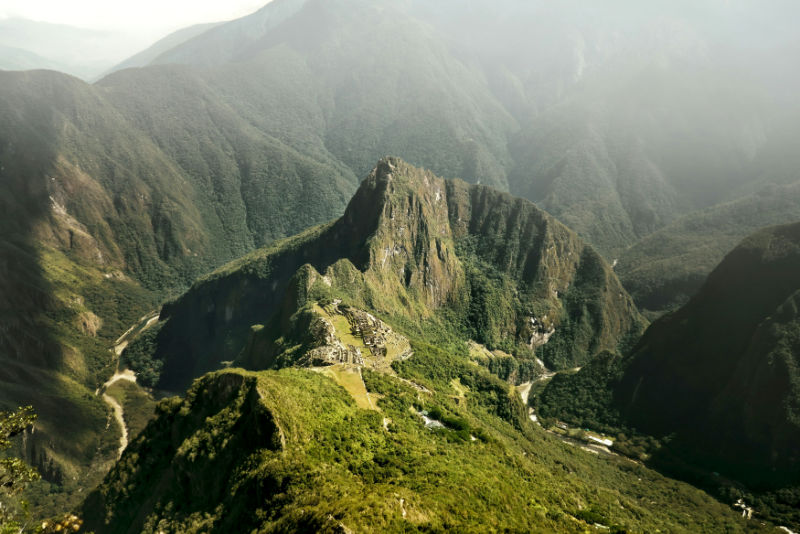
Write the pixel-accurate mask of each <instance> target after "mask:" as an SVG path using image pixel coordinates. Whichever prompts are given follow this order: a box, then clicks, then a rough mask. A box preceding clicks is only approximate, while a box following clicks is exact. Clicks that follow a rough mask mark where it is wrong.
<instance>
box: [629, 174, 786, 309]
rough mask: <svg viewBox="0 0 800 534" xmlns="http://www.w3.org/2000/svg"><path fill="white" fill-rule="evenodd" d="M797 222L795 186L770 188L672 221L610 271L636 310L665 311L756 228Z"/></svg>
mask: <svg viewBox="0 0 800 534" xmlns="http://www.w3.org/2000/svg"><path fill="white" fill-rule="evenodd" d="M798 220H800V184H792V185H774V184H773V185H770V186H766V187H764V188H762V189H761V190H759V191H757V192H755V193H753V194H751V195H748V196H745V197H744V198H741V199H739V200H734V201H732V202H726V203H723V204H719V205H716V206H713V207H711V208H707V209H704V210H700V211H698V212H695V213H692V214H691V215H687V216H685V217H682V218H680V219H678V220H677V221H675V222H673V223H671V224H669V225H668V226H666V227H664V228H662V229H661V230H658V231H656V232H654V233H652V234H651V235H649V236H647V237H646V238H644V239H642V240H641V241H639V242H638V243H636V244H635V245H634V246H632V247H631V248H629V249H628V250H626V251H624V252H623V253H622V254H621V255H620V257H619V261H618V263H617V265H615V267H614V272H616V274H617V276H619V278H620V280H621V281H622V284H623V285H624V286H625V289H627V290H628V292H630V294H631V296H632V297H633V298H634V300H635V301H636V304H637V305H638V306H639V308H640V309H645V310H651V311H654V312H662V311H669V310H673V309H675V308H677V307H678V306H680V305H682V304H685V303H686V302H687V301H688V300H689V298H690V297H691V296H692V295H694V294H695V292H696V291H697V290H698V289H699V288H700V286H701V285H702V284H703V282H704V281H705V279H706V276H707V275H708V273H710V272H711V271H712V270H713V269H714V267H716V265H717V264H718V263H719V262H720V261H721V260H722V258H723V257H724V256H725V255H726V254H727V253H728V252H730V251H731V250H733V249H734V248H736V245H737V244H738V243H739V242H740V241H741V240H742V239H744V238H745V237H747V236H748V235H749V234H751V233H753V232H755V231H756V230H758V229H759V228H763V227H766V226H772V225H776V224H782V223H786V222H791V221H798Z"/></svg>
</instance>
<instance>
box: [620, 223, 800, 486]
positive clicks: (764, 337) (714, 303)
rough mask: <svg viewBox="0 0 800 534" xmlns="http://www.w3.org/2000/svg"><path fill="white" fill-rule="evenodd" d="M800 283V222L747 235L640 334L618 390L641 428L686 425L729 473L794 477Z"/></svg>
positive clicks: (706, 457)
mask: <svg viewBox="0 0 800 534" xmlns="http://www.w3.org/2000/svg"><path fill="white" fill-rule="evenodd" d="M798 288H800V224H794V225H788V226H781V227H775V228H771V229H768V230H764V231H762V232H759V233H756V234H754V235H753V236H751V237H749V238H748V239H746V240H745V241H744V242H743V243H742V244H741V245H739V246H738V247H737V248H736V249H735V250H734V251H733V252H731V253H730V254H728V255H727V256H726V258H725V260H724V261H723V262H722V263H721V264H720V265H719V267H717V268H716V269H715V270H714V272H713V273H712V274H711V275H709V278H708V281H707V282H706V283H705V284H704V286H703V287H702V289H701V290H700V291H699V292H698V294H697V296H695V297H694V298H693V299H692V300H691V301H690V302H689V303H688V304H687V305H686V306H684V307H683V308H681V309H680V310H679V311H677V312H675V313H674V314H671V315H669V316H667V317H665V318H664V319H663V320H661V321H658V322H657V323H655V324H654V325H653V326H651V327H650V329H649V330H648V332H647V333H646V334H645V336H644V337H643V338H642V340H641V342H640V343H639V345H638V346H637V348H636V350H635V351H634V352H633V353H632V355H631V357H630V363H629V364H628V365H627V368H626V370H625V375H624V377H623V378H622V380H621V382H620V384H619V386H618V388H617V390H616V394H615V395H616V398H617V400H618V402H619V403H620V406H621V408H622V410H623V413H625V414H626V415H627V417H629V419H630V420H631V421H632V422H634V423H635V424H636V425H637V426H640V427H641V428H643V429H647V430H649V431H652V432H658V433H667V432H678V433H679V435H680V437H681V438H682V439H683V440H686V441H688V442H691V443H693V444H696V445H697V457H698V459H700V460H701V461H702V463H704V464H706V465H710V466H712V467H718V469H717V470H719V471H721V472H722V471H724V472H731V473H734V474H736V475H738V476H740V477H745V478H746V479H748V480H749V481H752V482H754V483H765V484H770V483H773V484H774V483H776V482H777V483H781V482H783V483H786V481H789V480H796V476H797V472H798V469H800V464H798V460H800V451H798V449H797V446H798V443H800V439H799V438H800V425H799V424H798V421H797V417H796V414H795V410H796V406H797V403H798V401H800V389H798V386H797V380H798V378H797V376H796V375H797V365H798V361H797V354H798V353H797V351H796V350H795V349H796V340H795V335H796V327H797V325H796V315H795V312H794V310H795V301H796V292H797V290H798ZM664 399H669V402H667V403H665V402H664ZM774 469H778V471H774Z"/></svg>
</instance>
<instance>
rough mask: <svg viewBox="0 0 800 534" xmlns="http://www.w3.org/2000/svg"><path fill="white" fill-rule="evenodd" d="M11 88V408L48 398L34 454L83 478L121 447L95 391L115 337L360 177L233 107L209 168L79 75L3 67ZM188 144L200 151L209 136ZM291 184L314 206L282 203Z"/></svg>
mask: <svg viewBox="0 0 800 534" xmlns="http://www.w3.org/2000/svg"><path fill="white" fill-rule="evenodd" d="M0 93H2V98H0V117H1V119H0V191H2V200H0V204H1V205H2V210H0V211H1V212H2V213H3V216H2V218H1V219H0V247H2V250H3V256H2V257H3V260H2V262H0V272H1V273H2V275H3V276H2V282H0V292H1V294H2V305H0V308H2V311H0V315H1V316H2V317H3V323H2V325H3V328H2V330H1V331H0V360H2V362H3V365H2V367H3V371H2V373H0V380H1V381H2V383H3V388H2V393H1V394H0V404H1V405H2V406H4V407H5V408H8V409H14V408H16V407H17V406H19V405H27V404H32V405H34V406H35V407H36V410H37V412H38V413H39V420H38V423H37V432H36V433H35V434H34V435H33V436H32V437H31V439H30V440H29V441H28V443H29V446H30V451H29V456H30V457H29V459H30V460H31V462H32V463H34V464H36V465H37V466H38V467H39V468H40V470H41V471H42V472H43V473H45V475H46V476H47V478H48V479H49V480H51V481H53V482H61V481H70V484H72V482H71V481H73V480H76V479H78V478H80V477H79V475H78V473H83V474H88V473H91V476H94V477H97V476H102V474H103V473H104V471H105V470H107V468H108V466H109V465H110V462H111V461H113V459H114V453H113V451H114V440H115V439H116V436H115V432H116V431H117V429H116V428H113V429H112V430H110V431H108V430H107V421H108V415H107V412H106V410H107V408H106V406H105V404H104V403H103V401H102V399H101V397H100V396H99V395H95V392H96V390H97V389H98V387H99V386H100V385H101V384H103V383H104V382H105V381H106V379H108V378H109V377H110V376H111V375H112V374H113V373H114V368H115V366H116V355H115V354H114V353H113V352H111V351H110V349H111V348H112V347H113V346H115V345H117V344H118V343H119V341H117V339H118V338H119V337H120V336H121V335H122V334H123V333H124V332H125V331H126V330H127V329H128V328H129V327H130V326H131V325H133V324H136V323H138V321H139V319H140V318H141V317H142V316H143V315H145V314H147V313H149V312H150V311H152V310H153V309H155V308H156V307H157V305H158V302H159V301H160V300H161V299H163V298H164V296H165V295H166V294H168V293H169V292H170V291H173V290H175V289H176V288H181V287H186V286H187V285H189V283H190V282H191V281H192V280H193V279H194V278H195V277H196V276H197V275H199V274H201V273H204V272H207V271H208V270H210V269H212V268H214V267H216V266H218V265H220V264H222V263H224V262H225V261H229V260H230V259H233V258H235V257H237V256H239V255H241V254H244V253H246V252H247V251H249V250H251V249H252V248H253V247H254V246H255V245H256V244H258V245H261V244H264V243H266V242H269V241H270V240H272V239H275V238H277V237H284V236H286V235H289V234H291V233H293V232H296V231H299V230H301V229H302V228H305V227H306V226H309V225H312V224H314V223H319V222H321V221H324V220H328V219H330V218H332V217H334V216H336V215H338V214H339V213H340V212H341V207H343V206H344V203H345V199H346V198H347V196H349V194H350V193H351V192H352V190H353V189H354V188H355V185H354V183H353V184H352V185H350V184H349V183H348V178H347V174H346V173H345V174H344V176H343V175H342V171H341V170H340V168H341V167H338V168H337V166H336V165H335V164H331V165H330V166H329V165H327V164H325V163H322V162H320V161H319V160H315V159H314V158H313V157H308V156H304V155H302V154H299V153H298V152H296V151H294V150H291V149H289V148H287V147H286V146H285V145H283V144H282V143H280V142H278V141H276V140H275V139H273V138H269V137H267V136H265V135H263V134H259V133H257V132H253V131H252V130H248V129H247V128H246V127H244V126H242V125H241V123H237V122H236V120H235V119H236V117H235V116H233V119H230V117H231V116H232V115H233V114H231V113H229V114H228V117H229V118H228V119H222V117H224V116H225V112H226V109H227V108H225V106H220V107H219V108H218V109H219V110H220V112H219V114H217V115H216V117H217V118H220V120H221V121H222V122H224V121H225V120H227V121H228V123H227V124H228V127H229V130H228V131H229V132H230V133H231V135H232V136H235V137H234V138H235V139H237V140H239V142H238V143H237V144H236V146H237V149H238V151H237V152H232V151H231V152H226V148H225V145H223V144H219V145H215V151H214V152H211V151H210V150H208V151H206V155H207V156H208V157H209V158H210V159H211V160H212V161H211V164H210V165H209V166H206V167H203V166H202V163H201V160H199V159H193V158H189V160H188V161H189V162H190V164H191V165H192V166H191V167H190V166H188V165H189V164H187V166H186V167H184V166H182V164H183V163H186V161H187V160H177V161H176V159H173V158H172V157H171V156H170V154H167V153H165V151H164V150H162V149H161V148H160V147H159V146H158V145H157V144H156V143H155V142H154V141H153V140H152V139H151V138H149V137H148V136H147V135H146V134H144V133H143V132H142V131H141V130H139V129H137V127H136V125H135V124H134V123H132V122H131V121H130V120H128V119H126V118H125V117H124V116H123V115H122V114H121V113H120V112H119V111H118V110H117V109H115V108H114V106H113V105H112V104H110V103H109V101H108V99H107V98H106V97H105V96H104V95H103V92H102V90H100V89H98V88H97V87H93V86H90V85H87V84H85V83H83V82H81V81H79V80H77V79H75V78H72V77H69V76H67V75H63V74H58V73H55V72H46V71H31V72H25V73H13V72H8V73H6V72H3V73H0ZM187 102H188V100H187ZM172 124H176V122H175V121H172ZM224 133H225V130H220V131H219V134H218V135H220V136H222V135H224ZM183 141H184V142H185V143H186V145H183V146H188V148H186V149H185V151H186V153H191V152H190V151H191V150H197V149H198V146H197V145H195V142H198V141H202V136H201V135H200V134H199V133H198V134H197V135H196V136H194V137H192V138H189V139H184V140H183ZM206 143H207V144H208V145H209V146H210V145H211V144H212V143H216V140H214V141H211V140H209V141H207V142H206ZM267 161H269V163H267ZM239 165H241V166H242V168H245V167H246V168H247V169H248V171H247V172H248V174H246V175H245V176H244V179H242V174H241V173H240V171H239ZM292 175H295V176H302V177H303V180H298V181H295V182H292V181H290V180H289V178H290V177H291V176H292ZM248 177H249V178H248ZM276 178H277V179H278V180H279V183H280V185H279V186H278V185H272V186H271V185H270V182H271V181H272V180H275V179H276ZM315 180H319V182H316V183H315ZM353 182H355V179H353ZM273 184H274V182H273ZM253 187H257V188H270V187H272V188H276V189H280V190H281V191H282V193H283V196H282V197H276V196H271V195H264V194H258V192H257V191H253V189H252V188H253ZM293 190H294V191H296V195H297V197H302V198H303V200H304V203H303V205H299V203H297V204H293V205H287V204H286V200H287V198H291V195H292V191H293ZM237 198H238V200H237ZM315 198H316V199H317V200H315ZM337 199H338V200H337ZM247 206H249V208H250V210H251V211H250V213H251V215H248V213H247ZM290 213H291V216H289V214H290ZM270 217H271V218H270ZM275 220H278V221H279V222H276V223H271V221H275ZM65 413H69V414H70V417H64V414H65ZM76 436H81V438H80V439H76ZM95 451H99V452H97V453H95ZM98 462H99V465H102V464H105V465H106V467H105V468H102V467H97V466H95V467H96V468H95V467H92V468H89V466H92V465H95V464H98ZM81 476H83V475H81ZM91 484H92V482H87V483H86V484H85V486H90V485H91Z"/></svg>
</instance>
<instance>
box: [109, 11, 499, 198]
mask: <svg viewBox="0 0 800 534" xmlns="http://www.w3.org/2000/svg"><path fill="white" fill-rule="evenodd" d="M387 36H391V38H387ZM152 64H153V65H154V68H153V69H145V71H143V72H135V73H134V72H130V73H127V74H126V76H124V77H120V76H118V75H113V76H111V77H110V78H108V79H105V80H103V81H101V82H100V85H102V86H103V87H105V88H107V89H108V90H109V91H110V92H111V94H112V96H113V95H117V96H116V97H115V98H116V101H117V102H118V104H119V105H120V106H121V107H122V108H123V109H129V110H130V114H129V116H130V117H131V118H133V119H135V118H136V117H142V120H141V122H144V121H153V124H152V125H150V127H151V128H152V129H151V130H150V131H151V132H152V134H153V135H154V136H157V137H158V136H162V135H163V134H164V132H163V131H162V130H161V125H160V124H159V121H160V119H161V117H160V113H159V111H158V110H154V109H153V106H152V104H151V101H150V99H151V98H153V97H154V96H156V98H158V100H159V101H163V102H164V103H165V104H166V105H168V106H170V107H174V108H176V109H181V108H182V107H183V105H182V102H181V101H180V100H179V99H178V98H179V97H181V95H182V94H183V93H181V92H178V91H172V90H171V91H169V92H168V93H167V94H166V95H161V94H159V93H160V92H161V89H162V88H163V87H164V86H165V85H166V86H168V87H169V86H172V80H171V78H172V77H173V76H174V74H173V73H174V72H175V67H174V65H176V64H180V65H184V66H186V67H185V68H184V69H178V71H177V72H179V73H181V74H180V75H179V77H180V76H184V75H186V73H187V72H188V73H191V74H192V75H193V76H196V77H197V78H198V80H197V82H196V83H199V84H200V85H201V86H204V85H207V86H208V87H209V88H211V89H213V92H214V93H215V94H216V95H219V97H221V98H222V100H223V101H224V102H225V103H226V104H227V105H229V106H230V107H231V108H232V109H233V110H235V111H236V112H237V113H238V114H239V116H240V117H241V118H243V119H244V120H245V121H246V122H247V123H249V124H250V125H251V126H253V127H254V128H256V129H257V130H258V131H260V132H264V133H266V134H269V135H271V136H274V137H276V138H278V139H281V140H282V141H284V142H286V143H287V144H289V145H290V146H292V147H295V148H298V149H301V148H302V149H303V150H308V149H309V148H313V149H314V150H316V151H318V152H319V153H321V154H325V155H327V156H329V157H333V158H335V159H336V160H337V161H340V162H342V163H344V164H345V165H347V167H348V168H349V169H351V171H352V172H354V173H355V175H356V176H363V175H365V174H366V173H368V172H369V171H370V169H371V168H372V165H373V164H374V162H375V161H376V160H377V159H378V158H379V157H381V156H383V155H385V154H402V155H403V157H404V158H406V159H407V160H408V161H410V162H412V163H415V164H418V165H424V166H425V167H427V168H431V169H432V170H433V171H435V172H436V173H437V174H440V175H442V176H445V177H460V178H463V179H465V180H467V181H470V182H475V181H477V180H479V179H480V180H483V183H486V184H488V185H493V186H498V187H501V188H507V183H506V174H505V168H506V166H507V163H508V158H509V156H508V150H507V147H506V134H507V133H508V132H510V131H511V130H512V129H513V128H514V127H515V126H514V121H513V119H512V118H511V117H510V116H509V115H508V113H506V112H505V110H504V109H503V108H502V106H500V105H499V104H498V103H497V102H496V101H495V99H494V98H493V97H492V95H491V92H490V91H489V89H488V88H487V87H485V84H484V83H483V81H482V79H481V75H480V72H479V71H478V70H476V69H475V68H473V67H472V66H471V65H469V64H465V63H463V62H462V61H460V60H459V59H458V58H457V57H454V56H453V55H452V54H451V53H450V52H449V50H448V49H447V47H446V45H445V44H444V43H443V42H442V41H441V37H440V36H439V35H437V34H436V32H435V31H433V30H432V29H431V28H430V27H429V26H427V25H426V24H424V23H423V22H422V21H419V20H417V19H414V18H413V17H410V16H409V15H408V14H407V13H405V12H404V11H403V10H402V8H401V6H397V5H392V4H389V3H385V2H381V3H379V4H375V3H373V2H365V1H363V0H347V1H345V2H322V1H319V0H313V1H308V2H306V1H293V0H281V1H276V2H271V3H269V4H268V5H266V6H265V7H264V8H263V9H261V10H260V11H258V12H256V13H254V14H252V15H250V16H248V17H244V18H242V19H239V20H235V21H232V22H229V23H226V24H223V25H221V26H218V27H215V28H213V29H211V30H209V31H207V32H204V33H203V34H202V35H200V36H198V37H195V38H194V39H190V40H189V41H187V42H186V43H184V44H182V45H180V46H177V47H175V48H174V49H172V50H169V51H167V52H165V53H164V54H162V55H161V56H159V57H158V58H156V60H154V62H153V63H152ZM195 91H196V89H194V88H193V87H190V89H189V94H192V93H194V92H195ZM215 98H216V97H214V96H212V97H209V99H215ZM151 117H152V119H151Z"/></svg>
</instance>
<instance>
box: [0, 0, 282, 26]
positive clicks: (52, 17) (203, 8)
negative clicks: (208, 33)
mask: <svg viewBox="0 0 800 534" xmlns="http://www.w3.org/2000/svg"><path fill="white" fill-rule="evenodd" d="M268 2H269V0H125V1H121V0H0V19H2V18H8V17H20V18H26V19H32V20H38V21H42V22H52V23H57V24H67V25H70V26H77V27H80V28H91V29H100V30H124V31H134V32H143V33H157V32H166V31H169V30H176V29H179V28H184V27H186V26H191V25H192V24H197V23H200V22H216V21H221V20H230V19H234V18H238V17H241V16H244V15H248V14H250V13H252V12H253V11H256V10H257V9H259V8H260V7H262V6H264V5H265V4H267V3H268Z"/></svg>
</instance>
